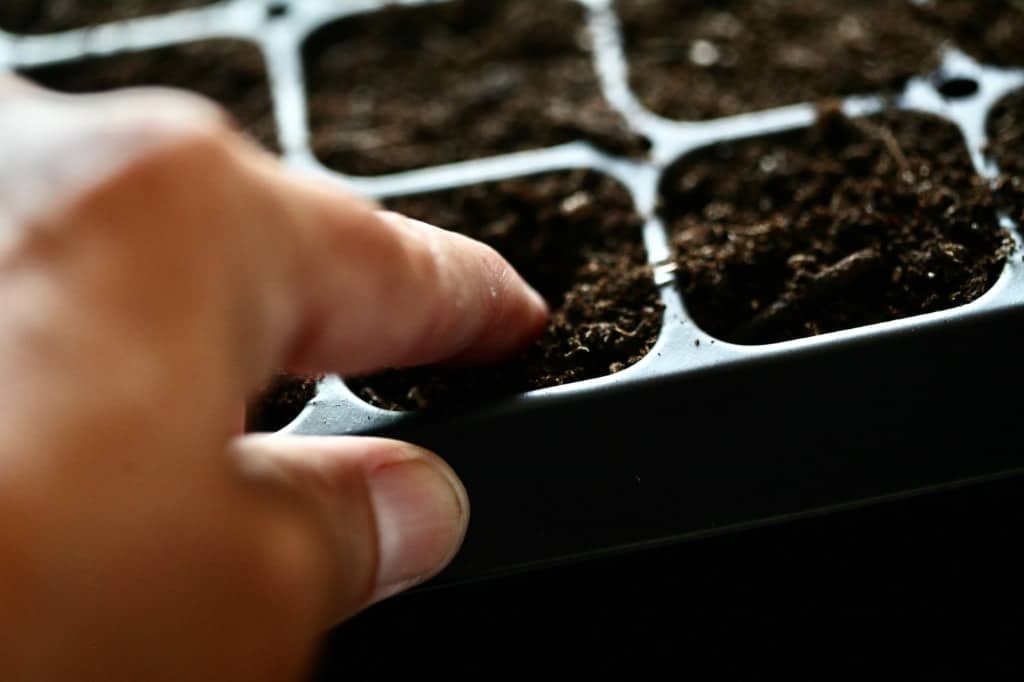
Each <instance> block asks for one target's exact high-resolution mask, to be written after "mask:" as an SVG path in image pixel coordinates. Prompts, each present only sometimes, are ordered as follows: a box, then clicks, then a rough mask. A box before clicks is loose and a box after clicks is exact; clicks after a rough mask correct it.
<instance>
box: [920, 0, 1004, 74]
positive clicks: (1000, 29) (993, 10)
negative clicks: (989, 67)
mask: <svg viewBox="0 0 1024 682" xmlns="http://www.w3.org/2000/svg"><path fill="white" fill-rule="evenodd" d="M915 12H916V13H917V14H918V16H919V17H920V18H922V19H923V20H924V21H925V22H926V23H929V24H931V25H932V26H933V27H936V28H938V29H939V30H941V31H942V32H943V34H944V35H946V36H948V38H949V40H950V42H951V43H953V44H955V45H956V47H958V48H959V49H960V50H962V51H964V52H966V53H967V54H969V55H971V56H972V57H974V58H975V59H977V60H978V61H980V62H984V63H988V64H994V65H997V66H1024V49H1021V37H1022V36H1024V5H1021V3H1020V2H1019V0H981V1H979V0H928V1H927V2H921V3H918V4H916V5H915Z"/></svg>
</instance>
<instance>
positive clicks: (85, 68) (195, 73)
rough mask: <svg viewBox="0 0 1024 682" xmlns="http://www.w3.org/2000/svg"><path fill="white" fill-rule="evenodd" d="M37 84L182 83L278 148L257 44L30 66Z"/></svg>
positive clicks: (218, 43) (205, 44)
mask: <svg viewBox="0 0 1024 682" xmlns="http://www.w3.org/2000/svg"><path fill="white" fill-rule="evenodd" d="M24 75H25V76H27V77H28V78H31V79H32V80H34V81H36V82H38V83H39V84H41V85H43V86H45V87H48V88H52V89H54V90H61V91H64V92H71V93H87V92H101V91H105V90H114V89H118V88H126V87H133V86H164V87H173V88H184V89H186V90H192V91H194V92H198V93H200V94H202V95H205V96H207V97H209V98H211V99H213V100H215V101H217V102H219V103H220V104H222V105H223V106H224V107H226V108H227V109H228V111H229V112H230V113H231V114H232V115H233V116H234V118H235V120H236V121H237V123H238V125H239V127H240V128H241V129H242V130H244V131H246V132H247V133H249V134H250V135H252V136H253V137H254V138H255V139H256V140H257V141H259V142H260V143H262V144H263V145H264V146H265V147H267V148H269V149H271V150H273V151H279V149H280V148H279V146H278V142H277V127H276V124H275V119H274V111H273V103H272V100H271V95H270V86H269V84H268V82H267V76H266V68H265V66H264V61H263V54H262V53H261V52H260V50H259V48H258V47H256V46H255V45H252V44H250V43H247V42H243V41H239V40H226V39H218V40H206V41H201V42H196V43H188V44H184V45H176V46H172V47H164V48H160V49H156V50H146V51H144V52H131V53H122V54H117V55H113V56H110V57H97V58H92V59H85V60H79V61H75V62H67V63H63V64H56V65H52V66H45V67H38V68H34V69H29V70H26V71H25V72H24Z"/></svg>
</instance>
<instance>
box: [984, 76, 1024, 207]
mask: <svg viewBox="0 0 1024 682" xmlns="http://www.w3.org/2000/svg"><path fill="white" fill-rule="evenodd" d="M987 132H988V136H989V143H988V148H987V152H988V155H989V157H990V158H991V159H992V160H993V161H995V162H996V164H997V165H998V166H999V171H1000V176H999V180H998V185H997V189H998V192H999V196H1000V198H1001V199H1002V200H1003V202H1004V204H1005V206H1006V210H1007V211H1008V212H1009V213H1010V216H1011V217H1012V218H1013V219H1014V220H1016V221H1017V224H1018V225H1024V89H1021V90H1016V91H1014V92H1012V93H1010V94H1009V95H1007V96H1006V97H1004V98H1003V99H1001V100H1000V101H999V102H997V103H996V105H995V106H994V107H993V108H992V111H991V112H990V113H989V118H988V122H987Z"/></svg>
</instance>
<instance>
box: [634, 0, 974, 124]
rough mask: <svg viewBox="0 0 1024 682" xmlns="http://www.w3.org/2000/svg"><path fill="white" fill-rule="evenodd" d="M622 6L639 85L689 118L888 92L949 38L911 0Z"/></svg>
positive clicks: (657, 105) (657, 107) (647, 99)
mask: <svg viewBox="0 0 1024 682" xmlns="http://www.w3.org/2000/svg"><path fill="white" fill-rule="evenodd" d="M966 4H968V5H971V4H973V5H978V4H985V3H966ZM616 8H617V9H618V13H619V18H620V22H621V24H622V30H623V40H624V43H625V50H626V55H627V58H628V60H629V62H630V83H631V85H632V88H633V90H634V91H635V92H636V94H637V96H638V98H639V99H640V101H641V102H642V103H643V104H644V105H645V106H646V107H648V108H649V109H651V110H652V111H654V112H656V113H658V114H661V115H662V116H666V117H669V118H675V119H683V120H705V119H711V118H718V117H721V116H730V115H733V114H740V113H745V112H750V111H756V110H760V109H767V108H771V107H777V106H782V105H787V104H796V103H799V102H813V101H816V100H818V99H821V98H823V97H828V96H833V95H848V94H861V93H863V94H875V93H885V92H890V91H893V90H896V89H898V88H900V87H902V85H903V84H904V83H905V82H906V80H907V79H908V78H909V77H910V76H912V75H915V74H923V73H928V72H929V71H931V70H933V69H934V68H935V67H936V66H937V65H938V54H939V52H938V48H939V47H940V46H941V44H942V41H943V37H944V32H943V30H942V28H941V27H940V26H938V25H937V24H938V22H937V21H930V22H929V21H924V20H922V18H921V17H920V16H919V12H918V11H917V10H915V9H914V7H913V6H912V5H911V4H910V3H909V2H908V1H907V0H828V1H827V2H823V1H822V0H717V1H716V2H696V1H695V0H685V1H679V2H675V1H669V0H617V1H616Z"/></svg>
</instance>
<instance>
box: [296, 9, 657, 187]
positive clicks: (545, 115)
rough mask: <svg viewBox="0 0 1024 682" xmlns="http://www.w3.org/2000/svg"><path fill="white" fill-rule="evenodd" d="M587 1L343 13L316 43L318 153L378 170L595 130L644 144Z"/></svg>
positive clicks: (369, 171) (312, 60)
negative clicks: (594, 50) (596, 36)
mask: <svg viewBox="0 0 1024 682" xmlns="http://www.w3.org/2000/svg"><path fill="white" fill-rule="evenodd" d="M583 15H584V10H583V8H582V7H581V6H580V5H579V4H577V3H576V2H571V1H569V0H550V1H546V2H539V1H533V2H526V1H524V0H500V1H498V0H495V1H493V2H491V1H488V2H478V1H475V0H459V1H456V2H448V3H443V4H440V5H434V6H425V7H403V8H396V7H391V8H388V9H385V10H383V11H381V12H376V13H372V14H367V15H362V16H357V17H352V18H347V19H343V20H341V21H339V22H337V23H335V24H331V25H329V26H327V27H326V28H324V29H322V30H321V31H319V32H317V33H316V34H314V35H313V37H312V38H311V39H310V40H309V41H308V43H307V44H306V46H305V50H304V52H305V63H306V73H307V77H308V82H309V91H310V103H309V109H310V125H311V129H312V136H313V137H312V143H313V149H314V151H315V153H316V155H317V156H318V157H319V158H320V159H321V160H322V161H324V162H325V163H326V164H327V165H329V166H330V167H332V168H334V169H336V170H339V171H342V172H345V173H350V174H354V175H379V174H384V173H392V172H397V171H404V170H409V169H413V168H420V167H424V166H431V165H436V164H442V163H449V162H455V161H462V160H466V159H472V158H479V157H483V156H491V155H495V154H502V153H507V152H514V151H520V150H525V149H534V148H540V147H547V146H551V145H556V144H560V143H563V142H570V141H573V140H587V141H589V142H592V143H593V144H595V145H597V146H599V147H602V148H604V149H606V150H608V151H611V152H614V153H622V154H628V155H642V154H644V153H645V152H646V150H647V148H648V147H649V142H648V141H647V140H646V139H645V138H643V137H641V136H639V135H637V134H635V133H633V132H631V131H630V130H629V129H628V128H627V125H626V123H625V121H624V119H622V117H621V116H619V114H617V113H616V112H615V111H614V110H613V109H612V108H611V107H610V106H609V105H608V104H607V102H605V100H604V99H603V98H602V94H601V91H600V85H599V82H598V78H597V75H596V74H595V72H594V69H593V66H592V63H591V56H590V53H589V49H588V47H587V43H588V37H587V33H586V31H585V26H584V16H583Z"/></svg>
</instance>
